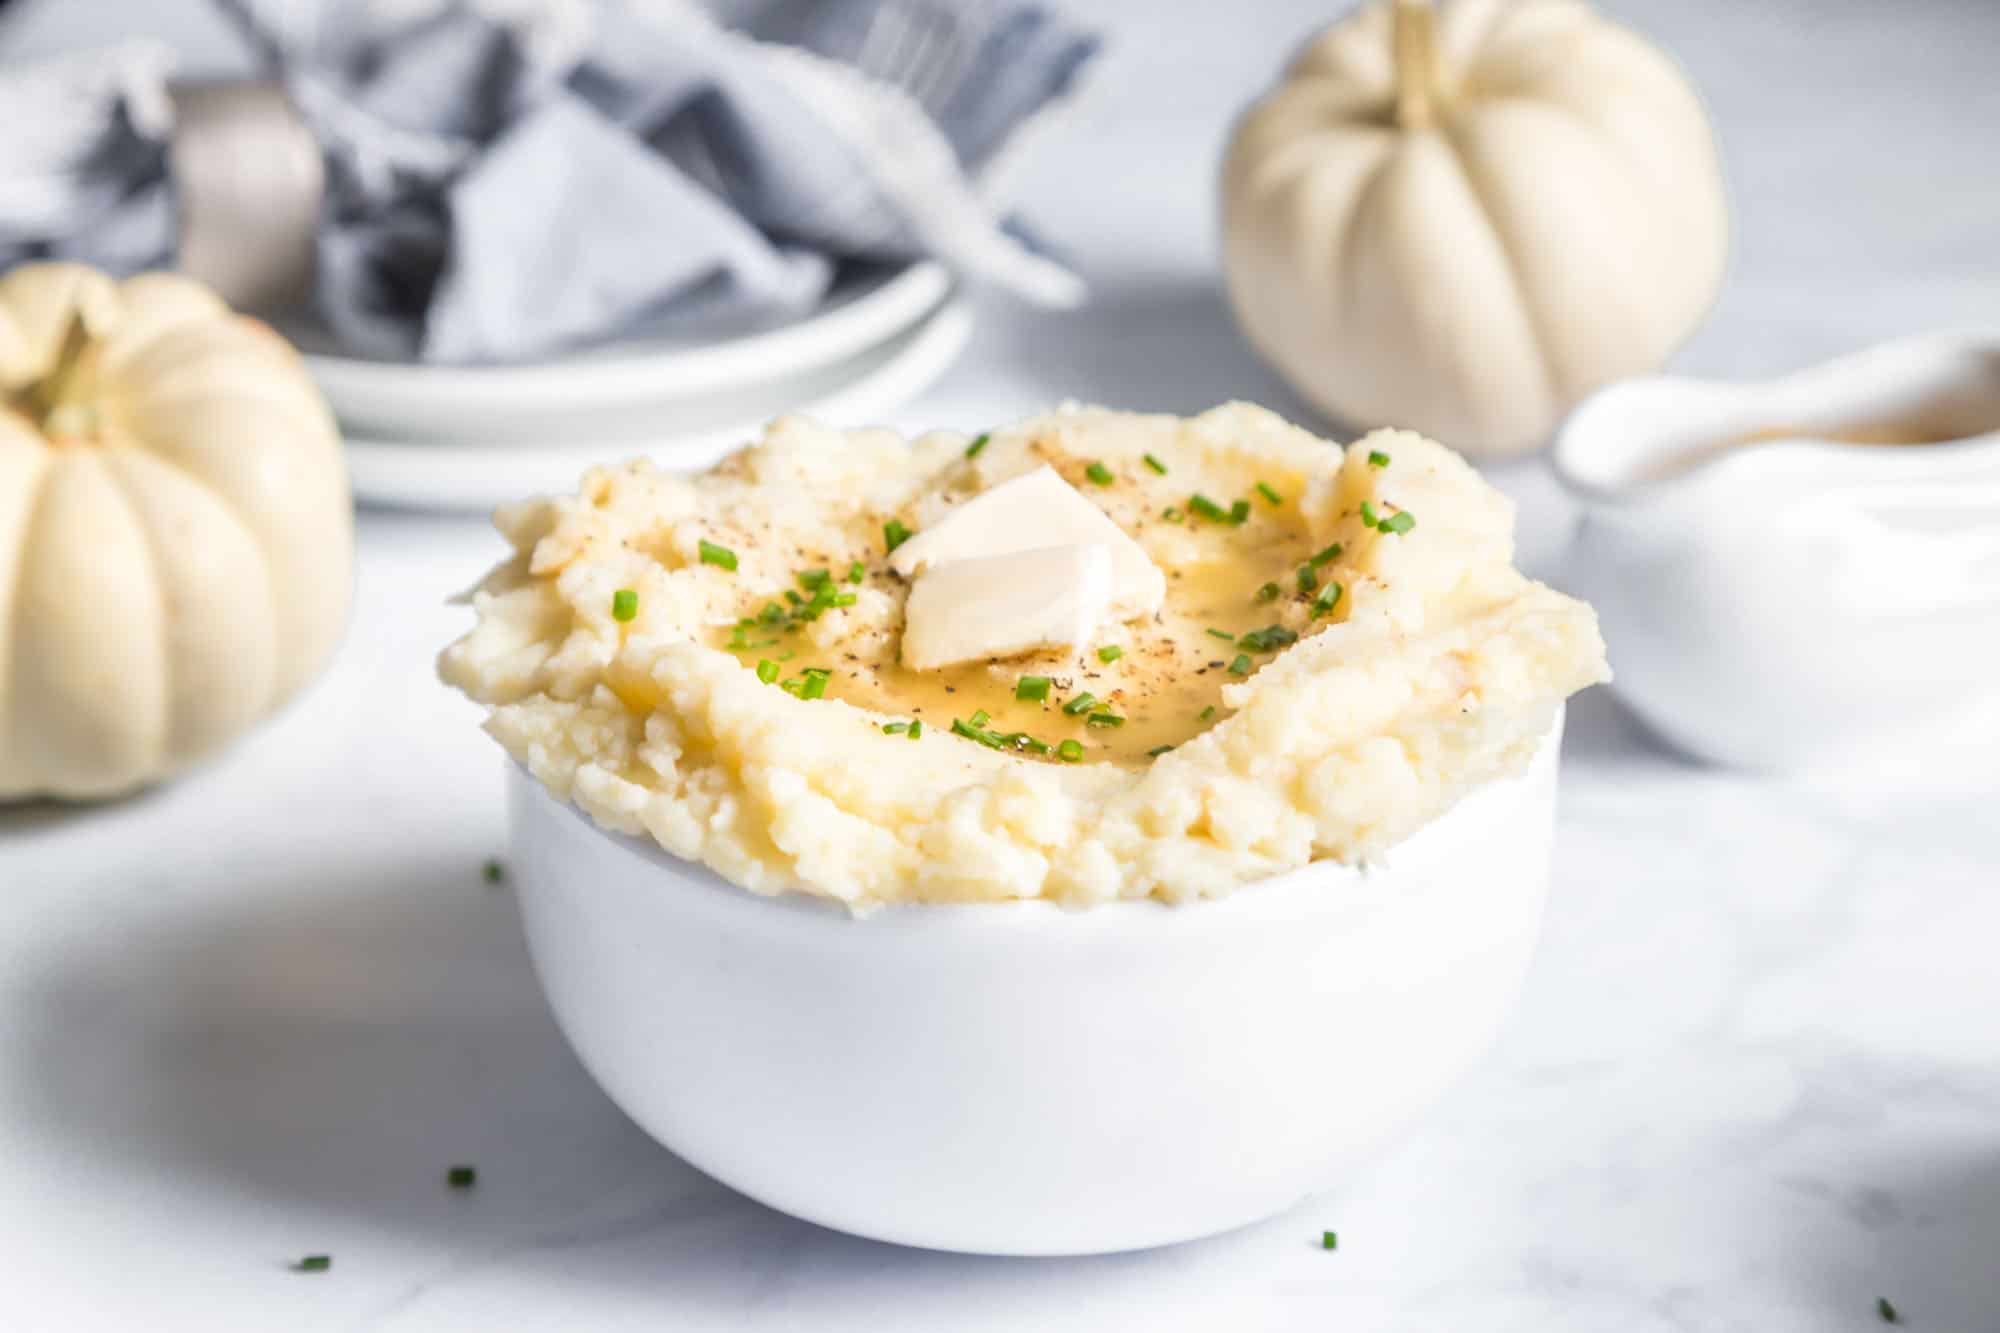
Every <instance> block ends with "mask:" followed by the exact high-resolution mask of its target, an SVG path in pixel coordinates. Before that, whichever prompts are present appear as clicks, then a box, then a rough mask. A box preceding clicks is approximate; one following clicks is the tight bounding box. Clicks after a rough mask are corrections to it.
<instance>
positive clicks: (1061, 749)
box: [1056, 741, 1083, 764]
mask: <svg viewBox="0 0 2000 1333" xmlns="http://www.w3.org/2000/svg"><path fill="white" fill-rule="evenodd" d="M1056 757H1057V758H1058V759H1060V760H1062V761H1063V762H1064V763H1065V764H1073V763H1075V762H1076V761H1077V760H1079V759H1081V758H1083V745H1082V744H1081V742H1078V741H1064V742H1063V743H1062V744H1061V745H1058V746H1057V747H1056Z"/></svg>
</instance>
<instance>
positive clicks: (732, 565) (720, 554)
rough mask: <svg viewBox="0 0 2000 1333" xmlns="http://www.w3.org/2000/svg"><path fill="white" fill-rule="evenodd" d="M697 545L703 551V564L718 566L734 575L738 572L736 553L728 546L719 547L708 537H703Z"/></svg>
mask: <svg viewBox="0 0 2000 1333" xmlns="http://www.w3.org/2000/svg"><path fill="white" fill-rule="evenodd" d="M697 545H698V546H699V549H700V551H701V563H703V564H704V565H715V566H718V567H719V568H722V569H726V570H728V571H729V572H730V573H732V574H734V573H735V572H736V552H734V551H732V550H730V549H729V548H728V547H727V546H717V545H716V544H715V543H714V542H712V541H710V540H708V538H706V537H703V538H702V539H701V541H700V542H699V543H698V544H697Z"/></svg>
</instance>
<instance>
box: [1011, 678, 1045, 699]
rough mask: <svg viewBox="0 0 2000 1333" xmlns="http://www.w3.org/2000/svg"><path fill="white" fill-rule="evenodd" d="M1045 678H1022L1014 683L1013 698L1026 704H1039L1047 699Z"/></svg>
mask: <svg viewBox="0 0 2000 1333" xmlns="http://www.w3.org/2000/svg"><path fill="white" fill-rule="evenodd" d="M1050 684H1051V682H1050V680H1049V678H1048V677H1047V676H1023V677H1021V679H1019V680H1017V681H1015V682H1014V697H1015V698H1016V699H1020V700H1023V701H1025V702H1028V703H1040V702H1042V701H1043V700H1044V699H1046V698H1048V697H1049V685H1050Z"/></svg>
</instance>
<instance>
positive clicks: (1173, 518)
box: [1160, 505, 1187, 523]
mask: <svg viewBox="0 0 2000 1333" xmlns="http://www.w3.org/2000/svg"><path fill="white" fill-rule="evenodd" d="M1160 517H1161V518H1163V519H1165V520H1166V521H1167V522H1169V523H1179V522H1181V521H1182V520H1184V519H1186V518H1187V515H1186V514H1183V513H1182V512H1181V511H1180V509H1179V508H1178V507H1177V506H1175V505H1168V506H1167V507H1166V508H1165V509H1162V510H1161V511H1160Z"/></svg>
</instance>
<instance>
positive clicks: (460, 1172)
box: [444, 1166, 479, 1190]
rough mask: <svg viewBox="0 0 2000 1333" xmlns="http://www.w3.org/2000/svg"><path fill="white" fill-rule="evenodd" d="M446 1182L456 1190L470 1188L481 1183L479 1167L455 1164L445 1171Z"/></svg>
mask: <svg viewBox="0 0 2000 1333" xmlns="http://www.w3.org/2000/svg"><path fill="white" fill-rule="evenodd" d="M444 1183H445V1184H447V1185H449V1186H451V1187H452V1188H453V1189H455V1190H469V1189H471V1188H472V1187H473V1186H474V1185H477V1184H478V1183H479V1168H478V1167H473V1166H454V1167H452V1168H451V1169H450V1170H449V1171H446V1172H445V1173H444Z"/></svg>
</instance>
